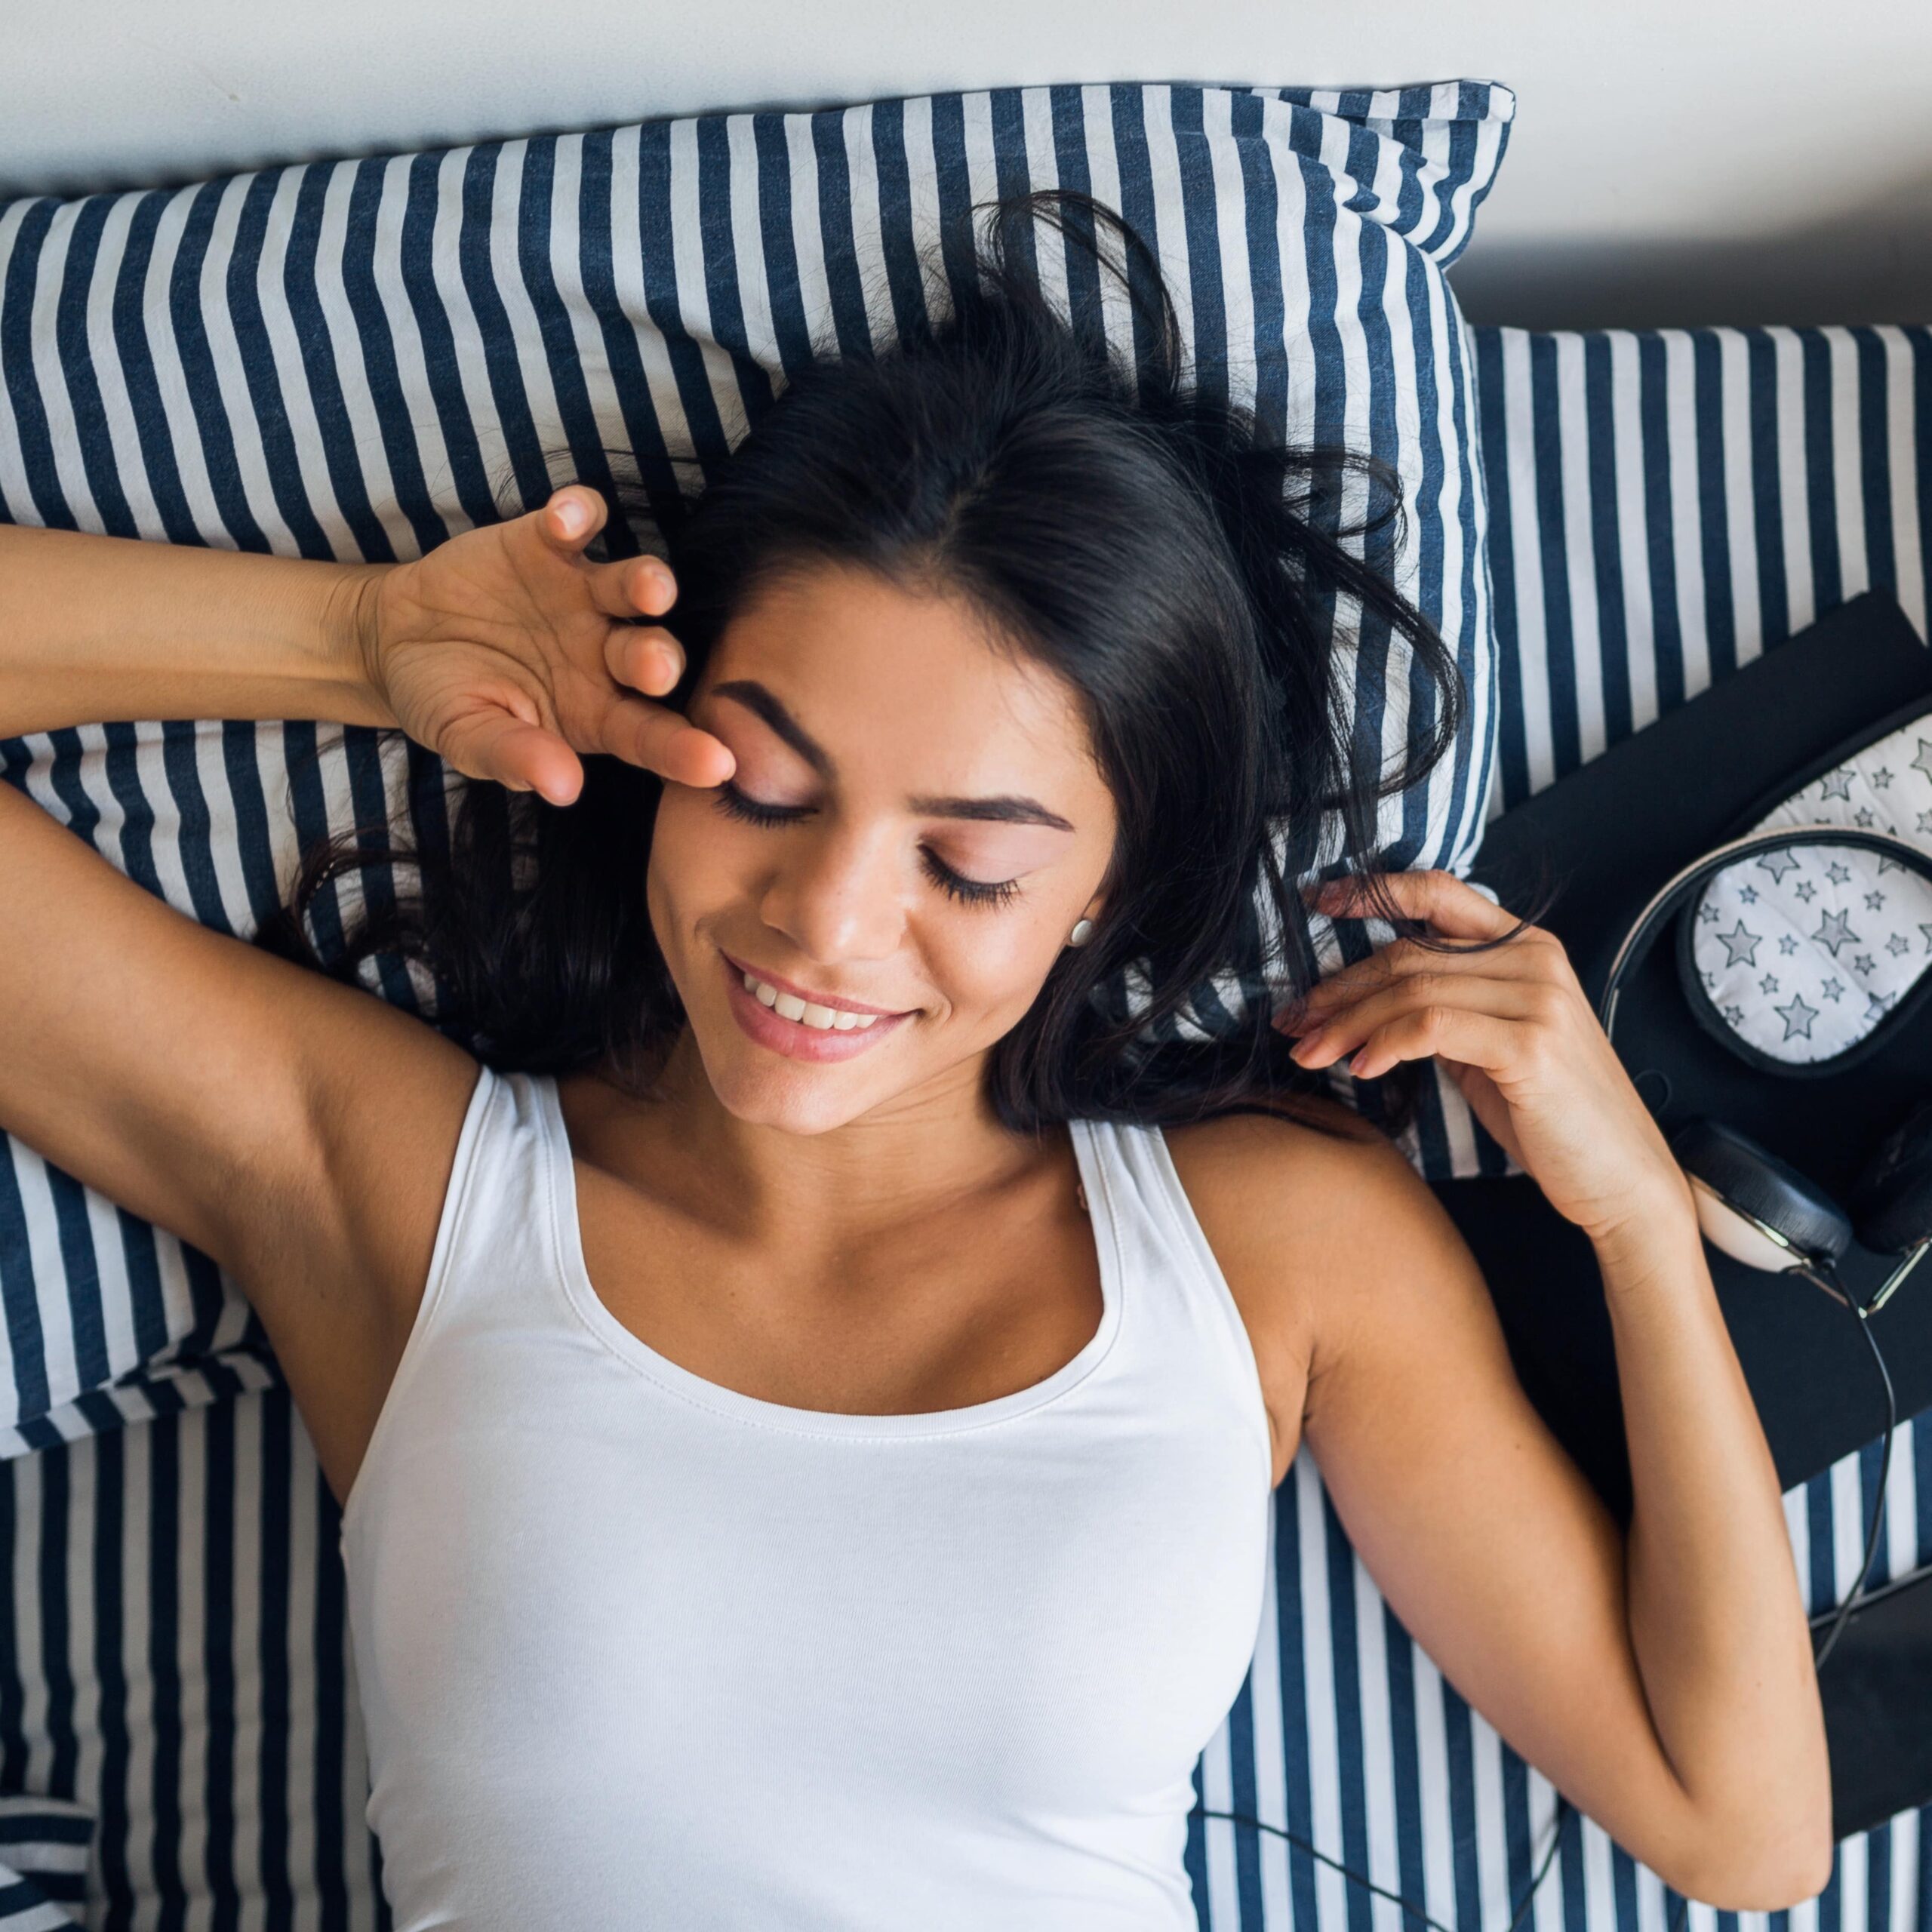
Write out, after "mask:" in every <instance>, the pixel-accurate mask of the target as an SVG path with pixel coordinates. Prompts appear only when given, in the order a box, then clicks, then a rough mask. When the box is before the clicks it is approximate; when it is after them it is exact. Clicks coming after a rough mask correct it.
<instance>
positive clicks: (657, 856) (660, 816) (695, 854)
mask: <svg viewBox="0 0 1932 1932" xmlns="http://www.w3.org/2000/svg"><path fill="white" fill-rule="evenodd" d="M728 829H729V828H728V827H723V826H720V825H719V823H718V810H717V808H716V807H715V805H714V804H712V801H711V799H710V797H709V794H707V793H706V792H698V791H694V790H692V789H689V788H688V787H686V786H672V785H667V786H666V787H665V788H664V795H663V797H662V798H660V800H659V801H658V805H657V819H656V820H655V821H654V823H653V825H652V826H651V863H650V869H649V870H648V872H647V874H646V875H645V899H646V902H647V903H648V905H649V906H650V908H651V924H652V926H653V927H654V929H655V930H656V932H657V943H658V944H659V946H660V947H661V948H662V949H663V952H664V955H665V957H666V958H667V959H668V958H675V957H676V956H677V954H678V952H679V950H680V946H679V941H680V940H681V937H682V936H683V934H685V932H687V931H689V929H690V928H691V923H692V921H694V919H697V918H701V917H703V915H705V914H706V913H708V912H715V910H716V909H718V907H719V906H724V905H728V904H729V903H731V902H732V901H733V900H735V899H737V898H740V897H743V894H744V893H745V892H746V891H749V881H748V880H746V879H744V878H740V876H739V874H740V870H741V869H742V867H741V854H740V849H739V846H738V843H737V841H735V840H734V839H732V838H729V837H724V836H721V832H726V831H728Z"/></svg>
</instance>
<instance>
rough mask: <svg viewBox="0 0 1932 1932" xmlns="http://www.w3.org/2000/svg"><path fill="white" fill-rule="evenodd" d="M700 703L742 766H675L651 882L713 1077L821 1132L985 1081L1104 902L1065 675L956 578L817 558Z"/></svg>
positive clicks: (756, 611) (779, 1118) (745, 636)
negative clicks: (901, 586) (691, 775)
mask: <svg viewBox="0 0 1932 1932" xmlns="http://www.w3.org/2000/svg"><path fill="white" fill-rule="evenodd" d="M689 715H690V716H691V721H692V722H693V723H694V724H700V725H702V726H703V728H705V729H706V731H711V732H713V733H715V734H716V735H717V736H718V737H720V738H721V739H722V740H724V743H726V744H727V745H728V746H730V748H731V751H732V752H733V754H734V755H735V757H736V758H737V771H736V773H735V774H734V777H732V779H731V781H730V782H729V783H728V784H727V785H725V786H721V787H719V788H718V789H712V790H704V789H694V788H692V787H691V786H681V785H677V784H671V783H667V784H666V786H665V787H664V794H663V801H662V803H661V804H660V806H659V808H658V813H657V824H656V827H655V829H654V833H653V835H652V841H651V869H650V875H649V882H648V897H649V903H650V907H651V922H652V925H653V927H654V930H655V931H656V934H657V940H658V943H659V944H660V946H661V947H662V948H663V953H664V958H665V960H666V964H668V966H669V969H670V972H671V977H672V980H674V981H675V983H676V986H677V988H678V993H679V995H681V998H682V999H683V1001H684V1004H685V1011H686V1012H687V1014H688V1015H689V1017H690V1020H691V1030H692V1034H693V1037H694V1043H695V1044H696V1046H697V1051H698V1052H699V1054H700V1056H701V1057H702V1058H703V1063H704V1067H705V1071H706V1074H707V1075H708V1076H709V1079H710V1081H711V1084H712V1088H713V1090H714V1091H715V1092H716V1094H717V1095H718V1099H719V1100H721V1102H722V1103H723V1104H724V1106H725V1107H726V1108H727V1109H728V1110H729V1111H730V1112H731V1113H732V1114H734V1115H736V1116H737V1117H738V1118H740V1119H742V1120H746V1121H755V1122H758V1123H759V1124H764V1125H769V1126H774V1127H778V1128H783V1129H785V1130H786V1131H788V1132H791V1133H795V1134H820V1133H823V1132H824V1131H826V1129H827V1128H834V1127H838V1126H840V1125H842V1124H844V1122H846V1121H851V1120H854V1119H856V1118H858V1117H859V1116H860V1115H862V1114H866V1113H868V1112H871V1111H872V1109H875V1108H878V1107H880V1106H884V1105H886V1104H887V1103H891V1102H895V1101H899V1100H902V1099H905V1100H918V1099H919V1098H921V1097H931V1096H936V1095H938V1094H943V1093H945V1092H947V1091H952V1090H953V1089H954V1088H957V1087H958V1085H960V1084H961V1083H962V1082H963V1081H965V1080H968V1079H970V1080H972V1081H974V1082H975V1083H977V1078H978V1076H979V1074H980V1063H981V1062H982V1060H983V1057H984V1056H985V1054H986V1052H987V1051H988V1049H989V1048H991V1047H992V1044H993V1043H994V1042H995V1041H996V1040H998V1038H1000V1037H1001V1035H1003V1034H1004V1033H1006V1032H1008V1031H1009V1030H1010V1029H1011V1028H1012V1027H1013V1026H1014V1025H1015V1024H1016V1023H1017V1022H1018V1020H1020V1018H1021V1017H1022V1016H1023V1014H1025V1013H1026V1010H1027V1008H1029V1006H1030V1005H1031V1004H1032V1002H1033V1000H1034V998H1035V995H1037V994H1038V992H1039V990H1040V986H1041V983H1042V981H1043V980H1044V979H1045V977H1046V976H1047V973H1048V970H1049V968H1051V966H1052V965H1053V964H1054V961H1055V959H1056V958H1057V957H1058V956H1059V954H1060V949H1061V948H1062V947H1063V946H1065V945H1066V943H1067V937H1068V934H1069V932H1070V931H1072V928H1073V925H1074V922H1075V921H1076V920H1078V919H1079V918H1081V917H1083V916H1086V917H1097V915H1098V914H1099V913H1100V909H1101V908H1100V897H1099V894H1100V881H1101V879H1102V878H1103V875H1104V874H1105V873H1106V869H1107V866H1108V862H1109V858H1110V857H1111V855H1112V850H1113V841H1114V824H1115V814H1114V804H1113V799H1112V795H1111V793H1110V792H1109V790H1108V789H1107V786H1106V783H1105V782H1104V780H1103V779H1102V777H1101V775H1100V771H1099V768H1098V767H1097V765H1096V764H1095V762H1094V754H1093V749H1092V746H1091V743H1090V740H1089V737H1088V731H1087V728H1086V724H1085V721H1084V719H1083V718H1082V717H1081V714H1080V712H1079V709H1078V704H1077V702H1076V700H1075V697H1074V695H1073V694H1072V691H1070V690H1069V688H1068V687H1067V686H1066V685H1064V684H1063V682H1062V681H1060V679H1059V678H1057V677H1056V676H1054V674H1053V673H1051V672H1048V671H1047V670H1045V669H1041V668H1040V667H1038V666H1035V665H1033V664H1032V663H1029V662H1028V661H1027V660H1024V659H1022V658H1020V657H1017V656H1016V655H1014V654H1012V653H1011V652H1008V651H1002V650H1001V649H999V648H996V647H995V645H993V644H992V643H991V642H989V640H988V636H987V633H986V630H985V629H984V627H983V626H982V624H981V623H980V622H979V620H977V618H976V617H974V614H973V613H972V612H971V611H970V610H969V609H968V608H967V607H966V606H964V605H962V604H961V603H959V602H958V601H955V600H954V599H952V598H948V597H943V596H937V595H911V594H909V593H907V592H904V591H901V590H898V589H894V588H893V587H892V586H890V585H888V584H887V583H884V582H882V581H881V580H878V578H876V577H873V576H872V575H871V574H869V573H866V572H863V571H856V570H847V569H841V568H832V567H822V568H814V569H813V570H812V571H810V572H808V573H801V574H798V575H797V576H795V577H788V578H786V579H783V580H780V581H779V582H777V583H774V584H773V585H771V586H770V587H769V588H768V589H767V590H766V591H765V592H764V593H763V594H761V595H760V596H759V597H758V598H757V599H755V601H754V602H753V603H752V605H751V606H750V607H749V608H747V609H746V610H745V611H743V612H742V613H741V614H740V615H739V616H738V617H737V618H736V619H734V621H733V622H732V623H731V624H730V625H729V626H728V627H727V628H726V629H725V632H724V635H723V636H722V637H721V638H720V639H719V640H718V645H717V647H716V648H715V650H714V651H712V655H711V658H710V661H709V663H708V664H707V665H706V667H705V670H704V673H703V676H702V678H700V680H699V682H698V685H697V688H696V690H695V691H694V694H693V697H692V700H691V705H690V707H689ZM747 974H749V975H750V976H751V977H752V980H753V981H754V983H755V986H760V985H761V986H762V989H763V991H762V994H761V993H760V992H759V991H758V990H756V989H751V990H748V989H747V988H746V984H745V980H746V975H747ZM774 996H775V997H776V1001H777V1003H776V1004H774ZM797 1001H807V1002H809V1004H807V1005H805V1006H804V1008H803V1010H802V1011H801V1010H800V1008H799V1006H798V1004H797ZM853 1008H857V1009H859V1011H860V1014H861V1015H863V1014H875V1015H877V1016H878V1017H875V1019H874V1020H872V1023H871V1024H870V1025H869V1026H861V1025H858V1024H848V1025H843V1026H841V1025H840V1024H839V1023H838V1022H839V1021H841V1020H845V1019H846V1017H847V1012H846V1011H841V1009H847V1010H849V1009H853ZM788 1016H789V1017H788ZM827 1020H832V1021H833V1023H832V1025H831V1026H827V1025H826V1021H827ZM975 1091H977V1084H976V1088H975Z"/></svg>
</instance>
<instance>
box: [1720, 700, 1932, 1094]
mask: <svg viewBox="0 0 1932 1932" xmlns="http://www.w3.org/2000/svg"><path fill="white" fill-rule="evenodd" d="M1781 825H1792V826H1799V825H1806V826H1810V825H1842V826H1847V827H1848V828H1860V829H1863V828H1869V829H1872V830H1874V831H1878V832H1893V833H1894V834H1896V835H1897V836H1898V837H1900V838H1905V839H1909V840H1910V841H1911V842H1912V844H1915V845H1916V846H1917V847H1918V848H1919V850H1920V851H1922V852H1924V853H1926V854H1927V855H1928V856H1932V715H1927V716H1926V717H1924V718H1918V719H1915V720H1914V721H1913V722H1912V723H1911V724H1907V725H1905V726H1904V727H1903V728H1901V729H1900V730H1899V731H1894V732H1893V733H1891V734H1890V735H1889V736H1888V737H1884V738H1881V739H1880V740H1878V743H1876V744H1874V745H1871V746H1867V747H1866V749H1865V750H1863V751H1862V752H1857V753H1855V754H1854V755H1853V756H1852V757H1850V758H1847V760H1846V761H1845V762H1844V764H1841V765H1840V766H1838V768H1837V769H1836V770H1835V771H1828V772H1826V774H1825V775H1824V776H1823V777H1822V778H1818V779H1814V780H1813V781H1812V782H1811V783H1810V784H1809V785H1807V786H1805V787H1804V789H1803V790H1802V791H1801V792H1795V793H1794V794H1793V795H1792V797H1790V798H1787V799H1786V801H1785V802H1784V803H1783V804H1781V805H1780V806H1779V807H1778V808H1777V811H1774V812H1772V813H1770V814H1768V815H1767V817H1765V818H1764V819H1763V820H1761V822H1760V823H1759V824H1758V826H1757V827H1755V829H1757V830H1758V831H1770V830H1772V829H1775V828H1776V827H1777V826H1781ZM1690 932H1691V941H1690V952H1691V958H1692V960H1693V961H1694V963H1695V965H1696V968H1697V977H1698V978H1699V979H1700V980H1701V981H1702V983H1703V987H1704V990H1705V991H1706V992H1707V993H1708V994H1709V995H1710V999H1711V1004H1712V1007H1713V1008H1715V1010H1716V1011H1717V1012H1718V1014H1720V1015H1721V1017H1722V1018H1723V1020H1724V1023H1725V1024H1726V1025H1727V1026H1730V1027H1731V1028H1732V1029H1734V1031H1735V1032H1736V1033H1737V1035H1738V1037H1739V1038H1740V1039H1741V1040H1743V1041H1744V1042H1746V1044H1748V1045H1749V1046H1752V1047H1753V1048H1756V1050H1757V1051H1758V1052H1759V1053H1761V1054H1765V1055H1767V1057H1770V1059H1772V1060H1782V1061H1783V1062H1785V1063H1786V1064H1787V1065H1789V1066H1812V1065H1815V1064H1816V1063H1818V1062H1820V1061H1821V1060H1835V1059H1836V1058H1837V1057H1838V1055H1839V1054H1841V1053H1844V1052H1846V1051H1847V1050H1848V1049H1850V1048H1852V1047H1854V1046H1856V1045H1857V1044H1858V1043H1859V1041H1861V1040H1863V1039H1864V1038H1866V1035H1868V1034H1869V1033H1870V1032H1871V1031H1872V1029H1873V1028H1874V1027H1875V1026H1877V1025H1878V1022H1879V1021H1880V1020H1881V1019H1882V1018H1883V1017H1884V1015H1885V1014H1887V1013H1889V1012H1890V1011H1891V1010H1892V1008H1894V1007H1895V1006H1897V1004H1898V1003H1899V1002H1900V1001H1901V1000H1902V999H1903V998H1905V997H1906V995H1907V994H1908V993H1909V992H1911V990H1912V988H1913V987H1914V986H1916V985H1917V984H1918V980H1919V977H1920V976H1921V974H1923V973H1924V971H1926V968H1927V966H1928V965H1932V881H1927V880H1925V879H1923V878H1920V877H1919V876H1918V874H1917V873H1916V872H1909V871H1908V870H1907V869H1906V868H1905V867H1904V866H1903V865H1901V864H1900V863H1899V862H1898V860H1896V859H1888V858H1886V857H1882V856H1881V854H1878V853H1876V852H1866V851H1858V850H1857V849H1855V848H1850V847H1847V846H1834V845H1795V846H1791V847H1789V848H1785V849H1783V850H1781V851H1769V852H1763V853H1760V854H1758V856H1757V857H1755V858H1752V859H1745V860H1740V862H1739V863H1737V865H1734V866H1731V867H1730V869H1728V870H1727V871H1725V872H1720V873H1719V874H1718V875H1717V877H1716V878H1714V879H1712V881H1711V882H1710V884H1709V885H1708V886H1706V888H1705V889H1704V892H1703V897H1702V898H1701V899H1700V900H1699V901H1698V903H1697V909H1696V912H1695V915H1694V919H1693V921H1692V924H1691V928H1690ZM1767 955H1770V956H1774V957H1775V958H1776V960H1777V972H1776V973H1775V974H1772V973H1767V972H1766V971H1764V967H1763V965H1762V964H1761V963H1760V962H1761V960H1762V959H1763V958H1765V957H1766V956H1767ZM1780 995H1788V997H1786V998H1785V999H1784V1003H1783V1004H1781V1005H1780V1004H1775V1003H1774V1002H1775V1001H1777V998H1779V997H1780Z"/></svg>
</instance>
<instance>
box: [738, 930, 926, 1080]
mask: <svg viewBox="0 0 1932 1932" xmlns="http://www.w3.org/2000/svg"><path fill="white" fill-rule="evenodd" d="M718 961H719V963H720V964H721V966H722V967H723V968H724V974H725V980H726V983H727V985H728V987H729V989H730V997H731V1014H732V1017H733V1018H734V1019H735V1020H737V1023H738V1024H739V1026H740V1028H741V1029H743V1031H744V1032H746V1034H748V1035H749V1036H750V1038H752V1039H753V1040H755V1041H757V1043H758V1044H759V1045H760V1046H762V1047H766V1048H770V1049H771V1051H773V1052H774V1053H777V1054H783V1056H784V1057H786V1059H788V1060H820V1061H824V1060H848V1059H850V1058H851V1057H853V1056H854V1054H862V1053H864V1052H866V1051H868V1050H869V1048H872V1047H873V1046H875V1045H876V1044H878V1042H879V1041H881V1040H882V1039H884V1038H885V1036H886V1035H888V1033H891V1032H896V1031H897V1029H898V1028H899V1027H900V1026H901V1025H903V1023H905V1022H906V1020H910V1019H912V1017H914V1015H915V1013H916V1011H917V1009H916V1008H914V1009H913V1010H912V1011H908V1012H902V1013H895V1012H892V1011H889V1010H888V1009H886V1008H881V1007H872V1006H864V1005H862V1004H860V1003H859V1002H858V1001H856V1000H841V999H835V998H834V997H833V996H832V995H825V994H814V995H808V994H807V992H806V991H805V989H804V988H802V987H801V986H795V985H794V984H793V983H791V982H789V981H787V980H768V979H767V978H766V977H764V974H761V973H759V972H758V971H755V970H754V969H753V968H751V967H749V966H747V965H746V964H744V963H743V961H740V960H737V959H734V958H732V956H731V954H729V953H728V952H724V951H723V950H722V949H721V950H720V952H719V953H718Z"/></svg>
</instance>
